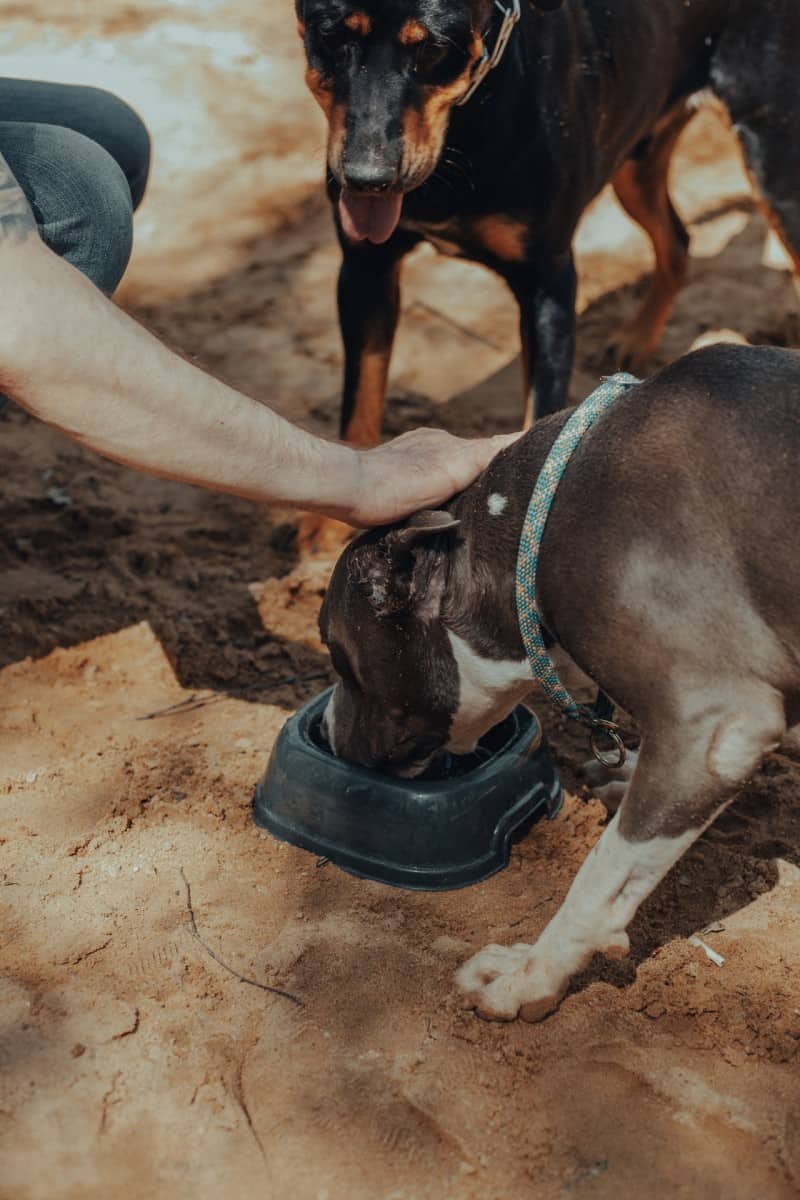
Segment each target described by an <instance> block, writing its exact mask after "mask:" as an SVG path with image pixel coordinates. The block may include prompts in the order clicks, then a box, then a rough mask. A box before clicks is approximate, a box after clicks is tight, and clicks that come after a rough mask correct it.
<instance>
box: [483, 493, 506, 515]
mask: <svg viewBox="0 0 800 1200" xmlns="http://www.w3.org/2000/svg"><path fill="white" fill-rule="evenodd" d="M507 505H508V496H501V495H500V493H499V492H492V494H491V496H490V497H489V499H488V500H487V501H486V507H487V508H488V509H489V513H490V514H491V516H493V517H499V516H500V514H501V513H504V512H505V510H506V507H507Z"/></svg>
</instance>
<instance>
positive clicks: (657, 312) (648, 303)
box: [612, 102, 694, 372]
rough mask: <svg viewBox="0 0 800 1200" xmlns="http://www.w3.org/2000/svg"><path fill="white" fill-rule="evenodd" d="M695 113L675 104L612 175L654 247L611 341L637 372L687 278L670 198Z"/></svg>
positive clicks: (684, 245) (621, 360)
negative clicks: (638, 297) (643, 284)
mask: <svg viewBox="0 0 800 1200" xmlns="http://www.w3.org/2000/svg"><path fill="white" fill-rule="evenodd" d="M693 115H694V111H693V109H691V108H690V107H689V106H688V105H687V104H686V103H684V102H682V103H681V104H679V105H677V106H676V107H675V108H673V109H672V110H671V111H670V112H669V113H668V114H667V115H666V116H665V117H664V118H663V119H662V121H661V122H660V123H659V124H658V125H657V126H656V128H655V130H654V132H653V133H652V135H651V136H650V137H649V138H648V139H647V141H646V142H645V143H644V145H643V146H641V147H640V148H639V150H637V152H636V154H635V156H634V157H632V158H629V159H628V160H627V161H626V162H624V163H623V165H622V166H621V167H620V168H619V170H618V171H617V172H616V174H615V175H614V178H613V180H612V183H613V185H614V191H615V192H616V194H617V197H618V199H619V201H620V203H621V205H622V207H623V208H624V209H625V211H626V212H627V213H628V215H629V216H631V217H632V218H633V219H634V221H637V222H638V224H639V225H641V226H642V228H643V229H644V231H645V233H647V235H648V237H649V238H650V240H651V242H652V243H653V250H654V252H655V271H654V273H653V277H652V279H651V281H650V286H649V288H648V291H647V295H646V296H645V298H644V301H643V302H642V305H641V307H640V309H639V311H638V312H637V313H636V315H635V317H634V318H633V320H632V321H631V322H630V323H629V324H628V325H625V326H623V328H622V329H620V330H619V332H618V333H617V335H616V337H615V338H614V339H613V342H612V350H613V353H614V357H615V358H616V360H617V364H618V365H619V366H620V367H624V368H626V369H627V370H630V371H634V372H641V371H643V369H644V368H645V367H646V365H647V361H648V359H649V358H650V357H651V355H652V354H653V353H654V352H655V350H656V347H657V346H658V343H659V341H660V339H661V334H662V333H663V331H664V326H665V325H666V323H667V321H668V320H669V315H670V313H671V312H672V307H673V304H674V303H675V297H676V296H677V294H678V292H679V291H680V289H681V287H682V286H683V282H684V279H685V278H686V267H687V263H688V248H689V235H688V234H687V232H686V229H685V228H684V225H683V222H682V221H681V219H680V217H679V216H678V214H677V212H676V211H675V208H674V206H673V204H672V201H671V199H670V196H669V190H668V176H669V164H670V159H671V158H672V153H673V151H674V149H675V146H676V143H677V141H678V138H679V137H680V135H681V133H682V132H683V130H684V128H685V126H686V125H687V124H688V122H689V121H690V120H691V118H692V116H693Z"/></svg>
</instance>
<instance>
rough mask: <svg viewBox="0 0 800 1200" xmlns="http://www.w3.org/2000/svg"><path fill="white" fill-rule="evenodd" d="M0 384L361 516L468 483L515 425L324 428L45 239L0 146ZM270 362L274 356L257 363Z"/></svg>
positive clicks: (142, 455)
mask: <svg viewBox="0 0 800 1200" xmlns="http://www.w3.org/2000/svg"><path fill="white" fill-rule="evenodd" d="M0 279H1V280H2V287H0V392H5V393H6V394H7V395H9V396H11V397H12V398H13V399H15V400H16V401H17V402H18V403H19V404H21V405H23V406H24V407H25V408H27V409H28V410H29V411H30V412H32V413H34V414H35V415H36V416H37V417H40V418H41V419H42V420H43V421H46V422H48V424H50V425H54V426H55V427H56V428H58V429H61V430H62V431H63V432H64V433H66V434H67V435H68V436H69V437H71V438H73V439H74V440H75V441H78V442H81V443H82V444H83V445H86V446H90V447H92V449H94V450H97V451H99V452H100V453H101V454H105V455H106V456H107V457H109V458H113V459H116V460H117V461H118V462H121V463H125V464H127V465H128V466H132V467H138V468H139V469H140V470H145V471H149V472H150V473H151V474H154V475H164V476H167V477H169V478H171V479H180V480H183V481H185V482H188V483H197V484H201V485H202V486H203V487H209V488H215V489H217V490H219V491H225V492H232V493H234V494H236V495H240V496H248V497H250V498H251V499H254V500H260V501H264V502H270V501H272V502H278V503H286V504H292V505H297V506H298V507H300V508H307V509H312V510H315V511H317V512H323V513H327V514H328V515H329V516H337V517H340V518H341V519H343V520H345V521H348V522H350V523H351V524H355V525H362V524H363V525H373V524H380V523H383V522H388V521H394V520H397V519H398V518H400V517H403V516H406V515H407V514H409V513H411V512H414V511H416V510H417V509H420V508H426V507H431V506H432V505H435V504H437V503H439V502H441V501H442V500H446V499H447V498H448V497H450V496H452V495H454V494H455V493H456V492H458V491H461V490H462V489H463V488H465V487H467V486H468V485H469V484H470V483H471V482H472V480H473V479H474V478H475V477H476V476H477V475H478V473H479V472H480V471H481V470H483V469H484V467H486V465H487V464H488V462H489V461H490V459H491V458H492V457H493V455H494V454H496V453H497V451H498V450H500V449H502V447H503V446H504V445H505V444H507V443H508V441H509V438H508V437H505V438H493V439H485V440H480V441H472V442H470V441H462V440H460V439H458V438H454V437H452V436H451V435H450V434H446V433H444V432H442V431H434V430H424V431H422V430H418V431H416V432H413V433H410V434H406V435H404V437H402V438H398V439H396V440H395V441H393V442H390V443H388V444H386V445H384V446H381V447H378V448H376V449H374V450H371V451H368V452H364V451H356V450H354V449H353V448H352V447H349V446H343V445H341V444H339V443H336V442H326V441H323V440H322V439H320V438H315V437H312V436H311V434H309V433H306V432H305V431H303V430H301V429H298V428H297V427H296V426H294V425H291V424H290V423H289V422H288V421H285V420H284V419H283V418H282V417H279V416H278V414H277V413H275V412H273V411H272V409H270V408H267V407H266V406H265V405H262V404H259V403H258V402H257V401H255V400H252V399H250V398H249V397H247V396H243V395H242V394H241V393H239V392H236V391H234V390H233V389H232V388H229V387H226V386H225V385H224V384H222V383H220V382H219V381H218V380H216V379H213V378H212V377H211V376H210V375H206V374H205V373H204V372H202V371H200V370H198V368H196V367H193V366H192V365H191V364H190V363H188V362H186V361H185V360H184V359H182V358H181V357H180V356H179V355H177V354H173V353H172V352H171V351H169V350H167V348H166V347H165V346H163V345H162V344H161V343H160V342H159V341H158V340H157V339H156V338H154V337H153V336H152V335H151V334H150V333H148V332H147V331H146V330H145V329H143V328H141V326H139V325H137V324H136V322H135V321H133V320H132V319H131V318H130V317H129V316H127V315H126V314H125V313H123V312H122V311H121V310H120V309H119V308H117V307H116V306H115V305H114V304H112V303H111V301H109V300H107V299H106V298H105V296H103V294H102V293H101V292H99V291H98V290H97V289H96V288H95V287H94V286H93V285H92V284H91V283H89V282H88V280H86V279H85V278H84V277H83V276H82V275H81V274H80V273H79V272H78V271H76V270H75V269H74V268H73V267H71V266H69V265H68V264H67V263H65V262H63V261H62V260H61V259H59V258H57V257H56V255H54V254H52V253H51V252H50V251H49V250H48V249H47V248H46V247H45V246H44V245H43V244H42V242H41V241H40V239H39V235H38V231H37V228H36V223H35V221H34V219H33V215H32V213H31V210H30V208H29V206H28V203H27V201H26V199H25V196H24V194H23V192H22V191H21V189H20V188H19V186H18V185H17V182H16V180H15V179H14V177H13V175H12V174H11V171H10V170H9V168H8V165H7V164H6V162H5V160H4V159H3V157H2V155H0ZM265 369H266V370H268V369H269V368H268V366H265Z"/></svg>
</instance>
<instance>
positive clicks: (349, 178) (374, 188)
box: [343, 161, 396, 195]
mask: <svg viewBox="0 0 800 1200" xmlns="http://www.w3.org/2000/svg"><path fill="white" fill-rule="evenodd" d="M343 174H344V184H345V187H347V188H349V189H350V190H351V191H353V192H363V193H366V194H369V193H372V194H373V195H377V194H379V193H381V192H388V190H389V188H390V187H391V186H392V184H393V183H394V182H395V178H396V172H395V170H394V169H393V168H392V167H388V166H386V165H385V164H384V163H379V162H378V163H376V162H369V161H362V162H351V163H348V162H345V164H344V172H343Z"/></svg>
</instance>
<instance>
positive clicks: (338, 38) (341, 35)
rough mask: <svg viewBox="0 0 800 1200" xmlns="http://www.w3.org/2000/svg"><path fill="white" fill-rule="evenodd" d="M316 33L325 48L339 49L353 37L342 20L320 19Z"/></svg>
mask: <svg viewBox="0 0 800 1200" xmlns="http://www.w3.org/2000/svg"><path fill="white" fill-rule="evenodd" d="M317 33H318V35H319V38H320V41H321V42H322V44H323V45H324V46H325V48H326V49H327V50H341V49H342V48H343V47H344V46H346V45H347V43H348V42H349V41H352V38H353V34H352V32H351V31H350V30H349V29H348V28H347V26H346V25H345V23H344V21H321V22H320V24H319V25H318V26H317Z"/></svg>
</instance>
